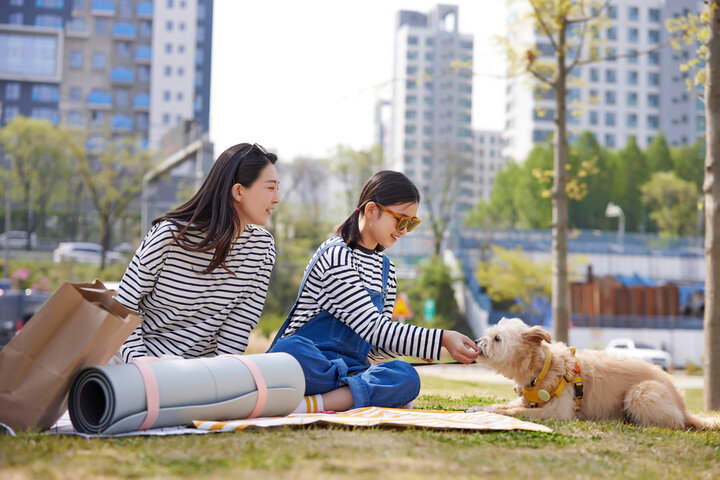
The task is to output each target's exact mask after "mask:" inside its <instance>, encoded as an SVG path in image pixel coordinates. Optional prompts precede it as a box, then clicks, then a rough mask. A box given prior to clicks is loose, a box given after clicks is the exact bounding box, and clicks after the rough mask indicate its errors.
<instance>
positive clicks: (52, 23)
mask: <svg viewBox="0 0 720 480" xmlns="http://www.w3.org/2000/svg"><path fill="white" fill-rule="evenodd" d="M62 25H63V23H62V17H60V16H59V15H38V16H36V17H35V26H36V27H51V28H62Z"/></svg>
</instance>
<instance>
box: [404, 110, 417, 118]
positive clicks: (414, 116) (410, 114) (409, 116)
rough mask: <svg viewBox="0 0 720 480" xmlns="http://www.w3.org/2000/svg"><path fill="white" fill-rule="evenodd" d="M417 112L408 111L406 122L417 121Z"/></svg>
mask: <svg viewBox="0 0 720 480" xmlns="http://www.w3.org/2000/svg"><path fill="white" fill-rule="evenodd" d="M416 117H417V112H416V111H415V110H408V111H406V112H405V120H415V118H416Z"/></svg>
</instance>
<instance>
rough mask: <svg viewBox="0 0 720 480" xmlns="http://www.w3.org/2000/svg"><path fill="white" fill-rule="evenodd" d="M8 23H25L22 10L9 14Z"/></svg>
mask: <svg viewBox="0 0 720 480" xmlns="http://www.w3.org/2000/svg"><path fill="white" fill-rule="evenodd" d="M8 23H9V24H10V25H22V24H23V14H22V12H15V13H11V14H10V15H8Z"/></svg>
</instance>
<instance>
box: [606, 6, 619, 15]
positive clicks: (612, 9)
mask: <svg viewBox="0 0 720 480" xmlns="http://www.w3.org/2000/svg"><path fill="white" fill-rule="evenodd" d="M607 16H608V18H617V7H616V6H615V5H608V7H607Z"/></svg>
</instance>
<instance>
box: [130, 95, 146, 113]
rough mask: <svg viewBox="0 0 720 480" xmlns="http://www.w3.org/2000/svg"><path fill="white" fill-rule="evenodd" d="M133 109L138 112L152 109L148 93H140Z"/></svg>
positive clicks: (136, 97)
mask: <svg viewBox="0 0 720 480" xmlns="http://www.w3.org/2000/svg"><path fill="white" fill-rule="evenodd" d="M133 108H135V109H137V110H147V109H149V108H150V95H148V94H147V93H138V94H136V95H135V97H134V98H133Z"/></svg>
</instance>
